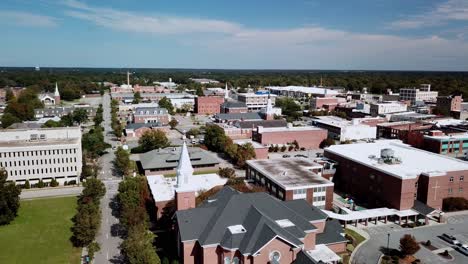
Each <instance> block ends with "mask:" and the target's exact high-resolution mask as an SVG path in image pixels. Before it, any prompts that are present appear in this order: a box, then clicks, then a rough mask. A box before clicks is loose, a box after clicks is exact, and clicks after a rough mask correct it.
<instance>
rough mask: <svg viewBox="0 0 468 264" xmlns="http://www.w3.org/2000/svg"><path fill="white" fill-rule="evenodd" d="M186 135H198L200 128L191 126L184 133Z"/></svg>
mask: <svg viewBox="0 0 468 264" xmlns="http://www.w3.org/2000/svg"><path fill="white" fill-rule="evenodd" d="M186 135H187V137H190V136H194V137H196V136H198V135H200V129H198V128H196V127H194V128H191V129H190V130H189V131H188V132H187V133H186Z"/></svg>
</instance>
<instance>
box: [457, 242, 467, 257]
mask: <svg viewBox="0 0 468 264" xmlns="http://www.w3.org/2000/svg"><path fill="white" fill-rule="evenodd" d="M456 249H457V250H458V251H460V252H461V253H462V254H463V255H465V256H468V245H467V244H463V245H458V246H457V247H456Z"/></svg>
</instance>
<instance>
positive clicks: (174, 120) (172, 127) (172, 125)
mask: <svg viewBox="0 0 468 264" xmlns="http://www.w3.org/2000/svg"><path fill="white" fill-rule="evenodd" d="M178 124H179V122H177V120H176V119H175V118H172V119H171V121H169V126H170V127H171V129H174V128H175V127H176V126H177V125H178Z"/></svg>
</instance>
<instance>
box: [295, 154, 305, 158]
mask: <svg viewBox="0 0 468 264" xmlns="http://www.w3.org/2000/svg"><path fill="white" fill-rule="evenodd" d="M294 157H296V158H307V156H306V155H303V154H296V155H294Z"/></svg>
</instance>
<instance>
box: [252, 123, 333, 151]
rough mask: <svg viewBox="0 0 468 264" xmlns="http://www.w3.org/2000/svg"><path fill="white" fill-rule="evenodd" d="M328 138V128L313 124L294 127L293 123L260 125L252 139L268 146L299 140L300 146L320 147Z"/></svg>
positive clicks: (253, 133)
mask: <svg viewBox="0 0 468 264" xmlns="http://www.w3.org/2000/svg"><path fill="white" fill-rule="evenodd" d="M326 138H327V130H325V129H321V128H318V127H313V126H308V127H293V126H292V125H291V124H288V126H287V127H270V128H264V127H262V126H258V127H257V129H256V130H254V131H252V140H254V141H257V142H259V143H260V144H263V145H266V146H270V145H287V144H290V143H292V142H294V141H297V143H298V144H299V147H300V148H305V149H318V148H319V146H320V143H321V142H322V141H323V140H325V139H326Z"/></svg>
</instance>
